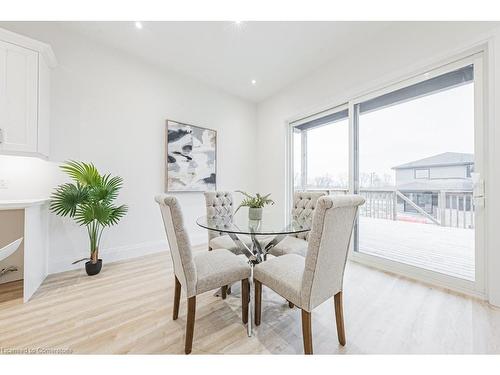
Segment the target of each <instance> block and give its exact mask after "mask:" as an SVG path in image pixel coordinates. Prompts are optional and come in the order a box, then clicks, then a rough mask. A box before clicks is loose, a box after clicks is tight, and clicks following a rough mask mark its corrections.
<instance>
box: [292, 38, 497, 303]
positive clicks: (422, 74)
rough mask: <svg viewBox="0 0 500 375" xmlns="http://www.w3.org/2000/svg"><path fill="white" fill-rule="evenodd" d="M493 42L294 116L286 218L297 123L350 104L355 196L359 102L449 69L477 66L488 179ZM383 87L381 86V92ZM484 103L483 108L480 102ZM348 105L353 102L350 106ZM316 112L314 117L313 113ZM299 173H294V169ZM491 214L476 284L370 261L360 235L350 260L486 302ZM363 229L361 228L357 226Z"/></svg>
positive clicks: (479, 225) (478, 153) (480, 232)
mask: <svg viewBox="0 0 500 375" xmlns="http://www.w3.org/2000/svg"><path fill="white" fill-rule="evenodd" d="M489 48H491V47H490V46H489V42H481V43H478V44H477V45H475V46H473V47H470V46H469V47H468V48H464V49H463V50H462V52H458V53H457V52H455V53H454V54H449V55H448V57H441V58H439V59H436V60H435V62H434V63H433V64H432V63H427V64H425V65H424V64H421V65H420V66H418V65H415V66H414V67H413V68H410V69H406V71H403V73H402V74H394V75H392V77H393V78H392V79H391V78H390V77H389V78H388V79H386V80H385V82H384V81H383V80H379V82H378V83H376V85H372V86H371V87H370V85H365V90H364V93H363V91H361V93H360V94H358V95H355V94H352V95H346V96H343V97H342V96H340V98H337V100H336V103H338V104H337V105H330V106H322V107H317V109H316V111H312V110H311V111H309V112H306V113H302V114H301V115H297V116H294V117H291V118H289V119H288V120H287V121H286V122H285V124H284V125H285V128H286V139H287V141H286V155H287V157H286V166H287V181H288V182H287V185H286V189H285V198H286V202H287V204H286V211H285V215H286V217H287V218H289V217H290V213H291V202H292V199H293V192H294V184H293V174H292V175H290V173H289V172H290V168H293V163H290V160H291V158H292V157H293V145H292V147H290V145H291V143H290V136H291V134H292V129H293V124H294V123H295V122H296V121H300V120H301V119H304V118H307V117H313V116H317V115H320V114H321V113H323V112H325V111H328V110H331V109H334V108H341V107H343V106H345V105H347V107H348V110H349V117H348V121H349V193H351V194H352V193H355V192H357V191H358V190H359V186H358V183H359V176H358V175H359V171H358V167H357V165H356V164H357V160H356V155H357V154H358V130H357V126H358V124H357V121H358V118H359V115H358V113H357V111H359V106H357V104H359V103H360V102H362V101H365V100H368V99H369V98H375V97H377V96H380V95H382V94H384V93H387V92H389V91H394V90H396V89H398V88H403V87H406V86H409V85H412V84H414V83H418V82H419V81H423V80H427V79H430V78H433V77H434V76H438V75H441V74H444V73H446V72H448V71H452V70H454V69H457V68H459V67H463V66H466V65H468V64H471V63H472V64H473V65H474V85H475V103H474V104H475V106H476V109H477V111H476V113H475V119H474V122H475V138H476V139H477V140H478V142H479V144H481V145H482V147H481V148H479V147H478V146H477V143H478V142H476V147H475V158H476V166H475V168H480V169H481V170H480V172H481V174H482V178H487V172H489V167H488V165H485V163H484V162H485V158H486V155H487V153H488V152H487V150H486V147H484V146H485V145H486V144H487V142H486V141H487V139H485V135H484V134H485V133H486V132H487V131H488V129H489V128H490V127H491V124H489V123H484V122H483V121H484V119H485V118H487V116H488V114H489V110H488V108H489V107H488V105H489V104H490V99H489V96H488V94H489V93H490V89H489V88H488V86H486V85H485V84H484V82H485V79H486V78H487V76H488V71H487V70H486V69H485V68H487V67H488V65H487V64H489V63H490V62H491V58H492V57H491V53H490V52H489ZM377 87H378V88H377ZM478 87H479V88H478ZM478 102H479V104H478ZM346 103H347V104H346ZM311 113H312V115H311ZM292 171H293V169H292ZM486 216H487V214H486V211H485V210H482V212H481V214H480V215H479V216H477V217H476V219H475V222H476V244H475V249H476V257H475V261H476V280H475V283H474V282H470V281H467V280H462V279H458V278H453V277H452V276H448V275H441V274H438V273H436V272H433V271H428V270H424V269H418V268H416V267H412V266H410V265H405V264H401V263H396V262H392V261H389V260H383V259H382V260H381V259H370V258H375V257H373V256H370V255H367V254H362V253H359V252H354V251H353V249H354V247H357V242H358V241H357V235H355V236H353V240H352V241H351V251H350V259H351V260H353V261H356V262H359V263H363V264H366V265H369V266H371V267H376V268H379V269H381V270H385V271H389V272H394V273H397V274H401V275H403V276H407V277H411V278H414V279H416V280H420V281H423V282H431V283H432V284H434V285H437V286H441V287H445V288H450V289H452V290H455V291H459V292H462V293H465V294H468V295H472V296H475V297H479V298H484V297H485V293H486V285H485V284H486V279H487V275H486V269H487V268H486V263H485V256H486V255H485V253H486V247H485V230H486V227H487V223H486ZM355 230H357V227H356V228H355Z"/></svg>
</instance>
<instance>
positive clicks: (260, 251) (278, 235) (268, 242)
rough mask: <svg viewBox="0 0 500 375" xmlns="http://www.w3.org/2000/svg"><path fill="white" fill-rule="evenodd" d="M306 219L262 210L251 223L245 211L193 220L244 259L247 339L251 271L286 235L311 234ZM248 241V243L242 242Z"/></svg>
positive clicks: (251, 299)
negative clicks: (232, 246)
mask: <svg viewBox="0 0 500 375" xmlns="http://www.w3.org/2000/svg"><path fill="white" fill-rule="evenodd" d="M311 219H312V218H311V217H310V216H309V215H300V216H294V217H292V216H289V217H287V215H284V214H283V213H282V212H281V213H280V212H277V211H275V210H272V209H270V210H264V212H263V215H262V219H261V220H251V219H250V218H249V217H248V212H247V211H246V210H241V211H238V212H237V213H236V214H234V215H233V216H232V217H227V216H226V217H223V218H221V217H217V216H216V217H207V216H202V217H199V218H198V219H197V220H196V224H198V225H199V226H200V227H202V228H205V229H208V230H211V231H216V232H220V233H223V234H227V235H229V237H230V238H231V239H232V240H233V241H234V243H235V244H236V245H237V246H238V248H239V249H240V251H241V252H242V253H243V254H244V255H245V256H246V257H247V258H248V263H249V265H250V267H251V270H252V272H251V276H250V279H249V282H250V306H249V309H248V323H247V331H248V336H251V335H252V314H253V307H254V300H253V298H254V296H253V267H254V266H255V265H256V264H258V263H261V262H264V261H266V260H267V257H268V254H269V251H270V250H271V249H272V248H273V247H274V246H276V245H277V244H278V243H279V242H280V241H282V240H283V239H284V238H285V237H286V236H287V235H294V234H299V233H306V232H308V231H310V230H311V222H312V220H311ZM245 236H246V238H248V237H250V241H248V240H246V239H245Z"/></svg>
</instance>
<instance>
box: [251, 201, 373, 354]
mask: <svg viewBox="0 0 500 375" xmlns="http://www.w3.org/2000/svg"><path fill="white" fill-rule="evenodd" d="M364 202H365V199H364V198H363V197H361V196H359V195H339V196H329V197H321V198H320V199H319V200H318V202H317V206H316V210H315V212H314V218H313V224H312V229H311V232H310V234H309V247H308V250H307V255H306V257H305V258H304V257H302V256H300V255H297V254H286V255H283V256H281V257H277V258H273V259H270V260H268V261H267V262H263V263H260V264H258V265H256V266H255V268H254V280H255V325H259V324H260V317H261V298H262V284H264V285H266V286H268V287H269V288H271V289H272V290H274V291H275V292H276V293H278V294H279V295H281V296H283V297H284V298H286V299H287V300H288V301H290V302H291V303H293V304H294V305H295V306H297V307H299V308H301V309H302V335H303V338H304V352H305V353H306V354H312V352H313V347H312V331H311V311H312V310H313V309H314V308H315V307H316V306H318V305H320V304H322V303H323V302H325V301H326V300H327V299H329V298H330V297H332V296H334V297H335V298H334V299H335V315H336V321H337V334H338V339H339V342H340V344H341V345H345V333H344V319H343V311H342V282H343V277H344V269H345V264H346V260H347V253H348V251H349V243H350V240H351V234H352V229H353V226H354V220H355V218H356V213H357V210H358V207H359V206H360V205H362V204H363V203H364Z"/></svg>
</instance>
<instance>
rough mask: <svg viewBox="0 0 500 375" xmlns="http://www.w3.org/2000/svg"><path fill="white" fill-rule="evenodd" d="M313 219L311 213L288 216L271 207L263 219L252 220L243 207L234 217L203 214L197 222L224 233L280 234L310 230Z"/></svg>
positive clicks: (264, 213)
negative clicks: (215, 216) (213, 216)
mask: <svg viewBox="0 0 500 375" xmlns="http://www.w3.org/2000/svg"><path fill="white" fill-rule="evenodd" d="M311 219H312V217H310V215H301V216H297V217H290V218H286V217H285V215H283V213H282V212H278V211H277V210H272V209H271V210H269V211H266V210H264V212H263V214H262V219H261V220H251V219H249V217H248V211H247V210H243V209H242V210H240V211H238V212H237V213H236V214H234V215H233V216H232V217H225V218H219V217H217V218H212V217H207V216H202V217H199V218H198V219H197V220H196V224H198V225H199V226H200V227H203V228H206V229H209V230H215V231H218V232H223V233H236V234H255V235H278V234H296V233H304V232H308V231H310V230H311V222H312V220H311Z"/></svg>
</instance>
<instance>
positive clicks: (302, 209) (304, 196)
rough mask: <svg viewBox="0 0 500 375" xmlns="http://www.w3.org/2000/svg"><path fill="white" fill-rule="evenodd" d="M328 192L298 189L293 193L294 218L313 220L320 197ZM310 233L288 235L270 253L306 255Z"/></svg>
mask: <svg viewBox="0 0 500 375" xmlns="http://www.w3.org/2000/svg"><path fill="white" fill-rule="evenodd" d="M325 195H326V192H319V191H318V192H305V191H296V192H295V193H294V194H293V207H292V216H293V218H294V219H301V220H309V221H312V219H313V215H314V210H315V209H316V207H317V205H318V199H319V198H321V197H323V196H325ZM308 236H309V233H308V232H306V233H298V234H295V235H290V236H286V237H285V238H284V239H283V240H282V241H280V242H279V243H278V244H277V245H276V246H275V247H273V248H272V249H271V250H270V251H269V253H270V254H272V255H274V256H281V255H285V254H298V255H302V256H304V257H305V256H306V251H307V238H308Z"/></svg>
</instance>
